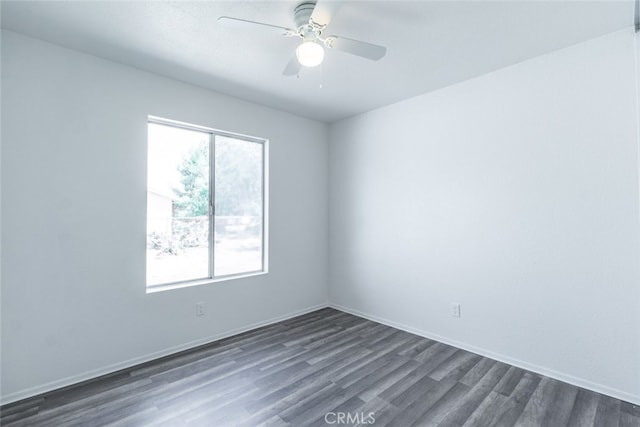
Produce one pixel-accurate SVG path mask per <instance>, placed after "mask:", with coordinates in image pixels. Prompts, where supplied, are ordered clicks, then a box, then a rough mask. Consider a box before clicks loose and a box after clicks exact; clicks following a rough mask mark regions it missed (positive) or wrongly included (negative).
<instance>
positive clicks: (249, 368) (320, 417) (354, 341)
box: [0, 309, 640, 427]
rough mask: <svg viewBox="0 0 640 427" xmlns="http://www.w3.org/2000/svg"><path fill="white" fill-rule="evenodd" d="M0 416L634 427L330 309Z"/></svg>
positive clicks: (77, 420)
mask: <svg viewBox="0 0 640 427" xmlns="http://www.w3.org/2000/svg"><path fill="white" fill-rule="evenodd" d="M0 416H1V424H2V425H3V426H5V425H6V426H56V427H57V426H105V425H110V426H232V427H241V426H249V427H253V426H258V425H264V426H295V427H299V426H326V425H335V426H341V425H362V426H365V425H374V426H400V427H403V426H414V425H415V426H514V425H516V426H545V427H547V426H551V427H553V426H565V425H566V426H580V427H585V426H619V427H631V426H640V408H639V407H637V406H634V405H632V404H630V403H628V402H622V401H620V400H617V399H613V398H611V397H608V396H604V395H601V394H598V393H594V392H591V391H587V390H584V389H581V388H578V387H574V386H571V385H568V384H565V383H562V382H560V381H556V380H553V379H550V378H547V377H544V376H541V375H538V374H534V373H532V372H528V371H525V370H522V369H519V368H516V367H513V366H509V365H506V364H504V363H500V362H496V361H494V360H491V359H487V358H485V357H482V356H478V355H476V354H473V353H469V352H467V351H464V350H460V349H457V348H454V347H451V346H448V345H445V344H442V343H439V342H435V341H431V340H428V339H425V338H421V337H418V336H415V335H412V334H409V333H406V332H403V331H399V330H397V329H394V328H390V327H387V326H384V325H380V324H377V323H375V322H371V321H368V320H365V319H362V318H359V317H355V316H352V315H349V314H346V313H343V312H340V311H337V310H333V309H323V310H319V311H316V312H313V313H310V314H307V315H304V316H300V317H296V318H294V319H290V320H286V321H284V322H280V323H277V324H274V325H270V326H266V327H263V328H260V329H256V330H254V331H251V332H247V333H244V334H241V335H237V336H234V337H231V338H227V339H224V340H221V341H218V342H215V343H212V344H209V345H206V346H202V347H199V348H197V349H194V350H189V351H186V352H182V353H179V354H177V355H173V356H170V357H166V358H163V359H160V360H157V361H154V362H149V363H146V364H144V365H140V366H136V367H134V368H131V369H127V370H124V371H120V372H118V373H115V374H111V375H109V376H105V377H102V378H99V379H96V380H92V381H88V382H85V383H83V384H79V385H76V386H71V387H67V388H65V389H61V390H57V391H53V392H50V393H47V394H44V395H41V396H37V397H34V398H30V399H26V400H23V401H20V402H16V403H13V404H10V405H6V406H4V407H2V408H1V410H0ZM340 421H342V423H341V422H340ZM347 422H348V423H347Z"/></svg>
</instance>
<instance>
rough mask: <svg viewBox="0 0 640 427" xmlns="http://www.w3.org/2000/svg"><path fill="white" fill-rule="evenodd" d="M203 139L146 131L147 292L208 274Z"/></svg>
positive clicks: (165, 129) (188, 133)
mask: <svg viewBox="0 0 640 427" xmlns="http://www.w3.org/2000/svg"><path fill="white" fill-rule="evenodd" d="M209 147H210V136H209V134H208V133H203V132H197V131H193V130H186V129H181V128H176V127H170V126H166V125H161V124H155V123H149V125H148V170H147V173H148V175H147V178H148V180H147V286H153V285H159V284H166V283H174V282H182V281H188V280H197V279H206V278H209V277H211V274H210V271H209V270H210V268H209V266H210V262H209V260H210V255H209V249H210V247H209V246H210V245H209V241H210V238H209V236H210V227H209V218H210V217H209V204H210V202H209V201H210V190H209V182H210V180H209V170H210V165H209Z"/></svg>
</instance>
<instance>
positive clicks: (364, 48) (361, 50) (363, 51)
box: [325, 36, 387, 61]
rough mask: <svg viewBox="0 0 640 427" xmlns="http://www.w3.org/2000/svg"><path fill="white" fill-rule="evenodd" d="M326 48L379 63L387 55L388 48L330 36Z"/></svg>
mask: <svg viewBox="0 0 640 427" xmlns="http://www.w3.org/2000/svg"><path fill="white" fill-rule="evenodd" d="M325 46H327V47H328V48H331V49H337V50H341V51H343V52H347V53H350V54H352V55H356V56H361V57H363V58H367V59H371V60H373V61H377V60H378V59H380V58H382V57H383V56H385V55H386V54H387V48H386V47H384V46H380V45H377V44H373V43H367V42H363V41H360V40H353V39H348V38H346V37H338V36H329V37H327V39H326V41H325Z"/></svg>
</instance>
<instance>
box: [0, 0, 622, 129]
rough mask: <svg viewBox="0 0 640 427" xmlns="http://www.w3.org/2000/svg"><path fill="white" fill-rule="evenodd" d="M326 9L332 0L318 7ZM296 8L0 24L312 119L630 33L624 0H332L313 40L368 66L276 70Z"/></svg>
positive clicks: (290, 47)
mask: <svg viewBox="0 0 640 427" xmlns="http://www.w3.org/2000/svg"><path fill="white" fill-rule="evenodd" d="M319 1H321V2H322V1H334V0H319ZM300 2H301V1H300V0H299V1H290V0H282V1H238V0H236V1H131V2H129V1H2V3H1V8H2V10H1V12H2V28H4V29H8V30H11V31H15V32H18V33H22V34H25V35H28V36H31V37H35V38H39V39H42V40H46V41H49V42H52V43H56V44H59V45H62V46H65V47H69V48H72V49H76V50H79V51H82V52H86V53H89V54H93V55H96V56H99V57H102V58H106V59H110V60H113V61H116V62H120V63H123V64H128V65H131V66H134V67H137V68H140V69H143V70H147V71H150V72H153V73H156V74H160V75H164V76H167V77H171V78H174V79H177V80H181V81H184V82H189V83H192V84H196V85H198V86H201V87H204V88H208V89H212V90H215V91H217V92H221V93H224V94H228V95H232V96H235V97H238V98H242V99H246V100H249V101H253V102H256V103H259V104H263V105H267V106H270V107H274V108H277V109H281V110H285V111H289V112H292V113H294V114H297V115H301V116H305V117H309V118H312V119H316V120H320V121H324V122H333V121H336V120H340V119H343V118H346V117H349V116H353V115H355V114H359V113H362V112H365V111H369V110H372V109H375V108H378V107H381V106H384V105H388V104H392V103H394V102H397V101H400V100H403V99H407V98H410V97H413V96H416V95H419V94H423V93H426V92H429V91H433V90H436V89H438V88H442V87H445V86H448V85H451V84H454V83H457V82H460V81H463V80H466V79H469V78H472V77H475V76H479V75H482V74H485V73H488V72H491V71H493V70H496V69H499V68H502V67H505V66H508V65H511V64H515V63H518V62H521V61H523V60H526V59H529V58H532V57H535V56H538V55H541V54H544V53H547V52H551V51H554V50H558V49H561V48H564V47H567V46H570V45H573V44H576V43H579V42H581V41H584V40H587V39H590V38H595V37H598V36H601V35H604V34H606V33H609V32H612V31H616V30H620V29H622V28H625V27H631V26H632V25H633V13H634V11H633V8H634V2H633V0H607V1H587V0H549V1H543V0H537V1H520V0H503V1H483V0H475V1H474V0H467V1H446V0H441V1H418V0H414V1H392V0H388V1H362V0H361V1H341V2H339V5H340V7H339V9H338V10H337V12H336V13H335V16H334V17H333V20H332V22H331V23H330V24H329V26H328V27H327V29H326V30H325V33H324V34H325V35H329V34H336V35H340V36H344V37H349V38H354V39H359V40H363V41H368V42H371V43H376V44H381V45H384V46H386V47H387V49H388V50H387V55H386V56H385V57H384V58H383V59H381V60H380V61H377V62H375V61H370V60H367V59H363V58H359V57H355V56H352V55H349V54H347V53H344V52H340V51H332V50H329V49H327V52H326V55H325V60H324V62H323V63H322V65H320V66H319V67H316V68H303V69H302V71H301V73H300V75H299V77H295V76H293V77H285V76H283V75H282V71H283V69H284V67H285V65H286V64H287V62H288V61H289V59H290V58H291V55H292V54H293V52H294V51H295V48H296V46H297V44H298V43H299V39H298V38H285V37H281V36H278V35H277V34H276V35H271V34H268V33H267V34H262V33H260V32H247V31H242V30H240V29H236V28H228V27H224V26H222V25H220V24H219V23H218V21H217V19H218V17H220V16H232V17H237V18H242V19H247V20H252V21H260V22H266V23H270V24H273V25H279V26H284V27H294V26H295V25H294V20H293V10H294V8H295V7H296V5H297V4H299V3H300Z"/></svg>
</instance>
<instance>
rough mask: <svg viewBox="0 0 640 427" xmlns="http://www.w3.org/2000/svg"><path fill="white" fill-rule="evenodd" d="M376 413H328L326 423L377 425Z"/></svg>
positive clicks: (325, 417)
mask: <svg viewBox="0 0 640 427" xmlns="http://www.w3.org/2000/svg"><path fill="white" fill-rule="evenodd" d="M375 415H376V413H375V412H368V413H364V412H354V413H351V412H327V413H326V414H325V416H324V422H325V423H327V424H375V422H376V419H375Z"/></svg>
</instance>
